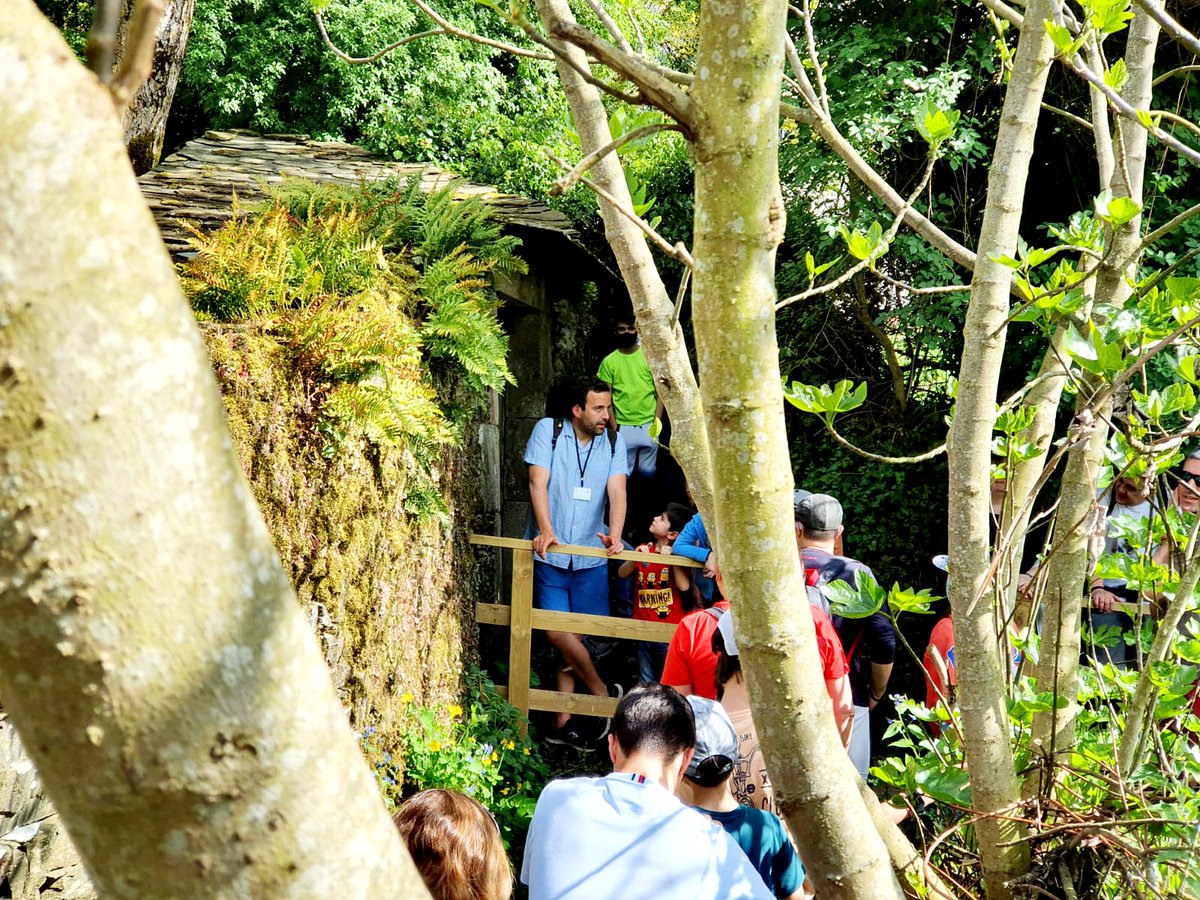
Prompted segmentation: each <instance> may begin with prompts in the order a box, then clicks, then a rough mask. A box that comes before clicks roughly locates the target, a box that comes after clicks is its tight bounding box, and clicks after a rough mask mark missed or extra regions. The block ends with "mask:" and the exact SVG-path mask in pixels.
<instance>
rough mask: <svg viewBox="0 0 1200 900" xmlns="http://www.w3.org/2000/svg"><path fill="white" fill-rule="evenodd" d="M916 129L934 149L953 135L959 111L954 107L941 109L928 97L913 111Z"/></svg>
mask: <svg viewBox="0 0 1200 900" xmlns="http://www.w3.org/2000/svg"><path fill="white" fill-rule="evenodd" d="M915 119H916V125H917V131H918V132H920V135H921V137H923V138H925V141H926V142H927V143H928V144H929V146H930V147H931V148H932V149H934V150H936V149H938V148H939V147H940V146H941V145H942V144H943V143H945V142H946V141H947V140H949V139H950V138H951V137H953V136H954V129H955V127H956V126H957V125H958V119H959V112H958V110H956V109H950V110H942V109H939V108H938V107H937V105H936V104H935V103H934V102H933V100H931V99H930V98H929V97H926V98H925V100H924V102H922V103H921V105H920V106H918V107H917V111H916V113H915Z"/></svg>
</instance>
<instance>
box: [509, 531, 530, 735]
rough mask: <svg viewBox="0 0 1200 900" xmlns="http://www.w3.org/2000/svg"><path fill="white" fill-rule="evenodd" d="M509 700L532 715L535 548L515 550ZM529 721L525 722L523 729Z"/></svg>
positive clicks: (510, 630)
mask: <svg viewBox="0 0 1200 900" xmlns="http://www.w3.org/2000/svg"><path fill="white" fill-rule="evenodd" d="M512 563H513V567H512V620H511V623H510V624H509V647H508V702H509V703H511V704H512V705H513V706H515V707H516V708H517V709H519V710H520V711H521V715H523V716H525V717H526V718H528V717H529V654H530V651H531V649H532V636H533V550H513V560H512ZM525 730H526V725H525V723H524V722H522V723H521V733H522V734H524V733H525Z"/></svg>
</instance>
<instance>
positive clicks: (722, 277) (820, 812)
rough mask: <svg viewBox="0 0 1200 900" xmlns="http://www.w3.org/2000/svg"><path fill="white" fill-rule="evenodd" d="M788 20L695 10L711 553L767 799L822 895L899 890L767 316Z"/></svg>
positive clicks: (751, 2) (697, 310)
mask: <svg viewBox="0 0 1200 900" xmlns="http://www.w3.org/2000/svg"><path fill="white" fill-rule="evenodd" d="M786 14H787V4H786V2H785V0H743V2H728V3H723V4H716V3H712V4H706V5H705V6H704V7H703V8H702V10H701V17H700V32H699V49H698V52H697V58H696V73H697V75H696V80H695V84H694V86H693V91H692V97H693V99H694V100H695V102H696V105H697V107H698V108H699V109H700V110H702V111H703V114H702V116H701V117H700V121H699V127H698V129H697V134H696V135H695V139H694V153H695V160H696V216H695V247H694V253H693V256H694V257H695V260H696V274H695V288H694V301H693V302H694V315H693V322H694V324H695V329H696V342H697V351H698V358H699V362H700V378H701V380H702V382H703V384H704V410H705V417H706V421H707V424H708V434H709V440H710V446H711V452H712V461H713V464H712V469H713V480H714V486H715V488H716V501H717V502H716V510H717V526H718V532H719V539H718V541H719V544H718V556H719V558H720V560H721V567H722V572H723V573H724V576H725V582H726V585H727V587H728V588H729V594H730V597H731V604H732V606H733V609H734V613H733V615H734V617H735V622H736V625H737V629H738V643H739V646H740V647H741V651H742V659H743V661H744V664H745V667H746V674H747V678H748V680H749V686H750V696H751V698H752V703H753V706H754V711H755V721H756V722H758V723H759V737H760V738H761V739H762V742H763V749H764V753H765V755H766V759H767V766H768V768H769V769H770V771H771V780H772V783H773V785H774V789H775V796H776V798H777V800H778V802H779V805H780V809H781V810H782V812H783V814H784V816H785V818H786V819H787V821H788V824H789V825H790V826H791V827H792V830H793V833H794V834H795V835H796V838H797V840H798V842H799V845H800V853H801V856H802V857H803V858H804V861H805V865H806V867H807V868H808V869H809V871H810V875H811V877H812V880H813V882H814V884H815V886H816V889H817V894H818V896H821V897H831V898H834V897H847V898H849V897H859V898H863V897H870V898H885V897H897V896H900V895H901V891H900V887H899V884H898V882H897V881H896V876H895V874H894V873H893V871H892V867H891V864H890V860H889V857H888V851H887V848H886V847H885V846H884V844H883V841H882V840H881V838H880V836H879V835H878V833H876V832H875V831H874V830H873V829H871V828H869V827H867V828H864V825H865V824H866V823H868V822H870V818H869V813H868V811H867V809H866V807H865V805H864V803H863V800H862V798H861V797H860V796H859V794H858V789H857V787H856V784H855V776H854V770H853V767H852V765H851V764H850V761H849V758H848V757H847V756H846V753H845V751H844V750H843V749H842V746H841V743H840V741H839V740H838V737H837V733H836V730H835V728H834V724H833V716H832V710H831V708H830V705H829V698H828V695H827V694H826V692H825V686H824V679H823V676H822V673H821V669H820V665H819V663H818V658H817V654H816V652H815V635H814V632H813V625H812V617H811V616H810V615H809V612H808V604H807V603H805V602H804V587H803V581H802V577H801V573H800V567H799V563H798V559H797V554H796V552H795V543H794V536H793V530H792V513H791V510H792V499H791V490H792V473H791V462H790V459H789V456H788V446H787V438H786V435H785V434H784V428H783V392H782V387H781V383H780V375H779V354H778V346H777V343H776V337H775V314H774V301H775V281H774V277H775V271H774V254H775V248H776V247H777V246H778V244H779V241H780V240H781V238H782V236H783V226H784V213H783V203H782V197H781V196H780V190H779V165H778V134H779V124H778V123H779V89H780V79H781V77H782V69H783V33H784V22H785V18H786ZM735 47H736V48H737V49H738V52H737V53H736V54H735V53H733V52H731V50H732V48H735Z"/></svg>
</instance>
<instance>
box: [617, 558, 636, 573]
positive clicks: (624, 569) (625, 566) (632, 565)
mask: <svg viewBox="0 0 1200 900" xmlns="http://www.w3.org/2000/svg"><path fill="white" fill-rule="evenodd" d="M636 568H637V563H636V562H634V561H633V560H632V559H627V560H625V562H623V563H621V568H619V569H617V577H618V578H628V577H629V576H630V575H632V574H633V570H634V569H636Z"/></svg>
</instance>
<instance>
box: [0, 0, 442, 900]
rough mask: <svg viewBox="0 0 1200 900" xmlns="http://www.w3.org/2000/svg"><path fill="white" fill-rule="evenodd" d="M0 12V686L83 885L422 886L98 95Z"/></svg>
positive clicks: (19, 15) (14, 5) (35, 27)
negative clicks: (81, 863)
mask: <svg viewBox="0 0 1200 900" xmlns="http://www.w3.org/2000/svg"><path fill="white" fill-rule="evenodd" d="M5 12H6V14H5V15H4V16H3V17H0V59H2V60H4V62H3V64H2V65H0V323H3V327H0V448H3V450H2V452H0V619H2V620H3V622H4V627H3V628H2V629H0V684H2V685H3V696H4V703H5V706H6V708H7V709H8V711H9V712H10V713H11V716H12V719H13V722H14V723H15V724H16V725H17V728H18V730H19V732H20V734H21V737H22V740H23V742H24V743H25V746H26V747H27V748H28V750H29V753H30V755H31V757H32V758H33V760H34V762H35V763H36V765H37V768H38V771H39V772H40V774H41V776H42V778H43V779H44V782H45V786H46V790H47V792H48V794H49V796H50V798H51V800H52V801H53V803H54V805H55V807H56V808H57V810H58V812H59V814H60V815H61V816H62V819H63V821H64V823H65V824H66V825H67V827H68V829H69V831H70V834H71V837H72V839H73V840H74V842H75V844H76V846H77V847H78V849H79V851H80V853H81V854H82V855H83V857H84V859H85V860H86V862H87V865H88V868H89V871H90V872H91V874H92V876H93V878H94V880H95V883H96V886H97V888H98V890H99V892H100V894H101V895H102V896H105V897H115V898H123V897H130V898H132V897H137V898H150V897H164V896H177V897H178V896H185V897H217V896H222V897H230V896H237V897H251V896H262V897H267V896H269V897H288V896H328V897H341V896H354V897H368V896H378V897H382V896H423V895H424V889H423V885H422V881H421V879H420V877H419V875H418V874H417V873H416V871H415V869H414V868H413V867H412V865H411V863H410V861H409V860H408V858H407V855H406V854H405V852H404V849H403V846H402V845H401V842H400V841H399V839H398V838H397V836H396V833H395V829H394V828H393V827H392V825H391V823H390V821H389V820H388V816H387V814H386V811H385V809H384V806H383V803H382V802H381V801H380V798H379V794H378V792H377V790H376V787H375V783H374V779H373V776H372V773H371V771H370V769H369V768H368V767H367V765H366V764H365V763H364V761H363V759H362V756H361V754H360V753H359V751H358V748H357V747H356V745H355V741H354V738H353V735H352V734H351V732H350V730H349V728H347V726H346V717H345V713H344V712H343V711H342V709H341V708H340V707H339V705H338V702H337V698H336V696H335V694H334V692H333V689H332V686H331V684H330V680H329V673H328V672H327V670H326V668H325V665H324V663H323V661H322V658H321V654H320V650H319V649H318V647H317V642H316V638H315V637H314V636H313V634H312V633H311V632H310V630H309V628H308V626H307V624H306V623H305V620H304V618H303V616H302V615H301V613H300V610H299V608H298V606H297V605H296V602H295V599H294V597H293V595H292V591H291V588H290V587H289V585H288V582H287V578H286V576H285V574H284V572H283V570H282V568H281V567H280V565H279V562H278V559H277V557H276V555H275V551H274V549H273V547H272V546H271V541H270V537H269V536H268V534H267V531H266V528H265V526H264V525H263V523H262V520H261V518H260V517H259V515H258V513H257V511H256V510H255V508H254V506H253V502H252V500H251V498H250V493H249V488H248V487H247V485H246V483H245V480H244V479H243V476H242V473H241V470H240V467H239V465H238V460H237V458H236V457H235V455H234V453H233V450H232V446H231V442H230V438H229V435H228V432H227V431H226V426H225V414H224V409H223V406H222V403H221V398H220V395H219V393H218V391H217V388H216V383H215V380H214V378H213V375H212V371H211V369H210V366H209V360H208V355H207V354H206V353H205V350H204V347H203V345H202V343H201V341H200V338H199V335H198V333H197V331H196V328H195V325H194V322H193V319H192V315H191V311H190V310H189V308H188V306H187V304H186V303H185V301H184V300H183V297H182V295H181V294H180V291H179V287H178V284H177V282H176V279H175V273H174V271H173V270H172V267H171V264H170V261H169V259H168V258H167V254H166V251H165V250H164V249H163V246H162V242H161V239H160V238H159V236H158V233H157V231H156V229H155V227H154V223H153V221H152V220H151V218H150V215H149V214H148V213H147V211H146V208H145V205H144V203H143V201H142V198H141V195H140V193H139V192H138V189H137V184H136V182H135V181H134V178H133V175H132V172H131V171H130V169H129V164H128V161H127V158H126V156H125V152H124V148H123V146H122V143H121V134H120V128H119V124H118V122H117V121H116V118H115V116H114V113H113V107H112V103H111V101H110V99H109V97H108V94H107V92H106V91H105V90H104V89H102V88H101V87H100V86H99V85H98V84H97V83H96V81H95V79H93V78H90V77H89V76H88V75H87V74H86V73H85V72H84V70H83V69H82V68H81V67H79V66H78V65H77V64H76V63H75V62H74V60H73V58H72V55H71V53H70V51H69V50H68V49H67V47H66V45H65V44H64V43H63V41H62V38H61V37H60V36H59V35H58V34H57V32H56V31H55V30H54V29H53V28H52V27H51V26H50V24H49V23H48V22H46V21H45V20H44V19H43V18H42V17H41V15H40V14H39V13H38V12H37V10H36V8H35V7H34V5H33V3H32V2H31V0H15V2H10V3H8V4H7V6H6V9H5Z"/></svg>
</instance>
